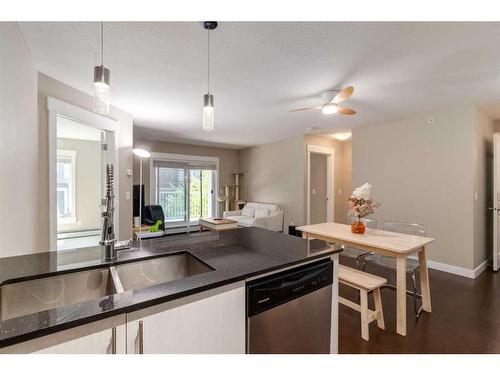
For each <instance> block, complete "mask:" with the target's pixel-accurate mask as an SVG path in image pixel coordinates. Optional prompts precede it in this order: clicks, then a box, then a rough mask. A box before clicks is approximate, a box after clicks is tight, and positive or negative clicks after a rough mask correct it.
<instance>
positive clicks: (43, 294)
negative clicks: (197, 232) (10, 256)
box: [0, 253, 213, 320]
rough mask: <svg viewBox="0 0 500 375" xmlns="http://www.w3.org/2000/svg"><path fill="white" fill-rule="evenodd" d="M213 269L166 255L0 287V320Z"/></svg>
mask: <svg viewBox="0 0 500 375" xmlns="http://www.w3.org/2000/svg"><path fill="white" fill-rule="evenodd" d="M209 271H213V269H212V268H210V267H209V266H207V265H206V264H204V263H203V262H201V261H200V260H198V259H197V258H195V257H194V256H192V255H191V254H189V253H181V254H175V255H166V256H162V257H158V258H152V259H147V260H137V261H134V262H130V263H122V264H117V265H114V266H110V267H103V268H98V269H92V270H85V271H75V272H70V273H65V274H61V275H55V276H48V277H41V278H36V279H32V280H27V281H19V282H13V283H7V284H5V285H2V286H0V320H7V319H11V318H15V317H19V316H23V315H27V314H32V313H36V312H40V311H44V310H49V309H53V308H57V307H62V306H68V305H73V304H76V303H80V302H85V301H90V300H93V299H96V298H99V297H104V296H108V295H112V294H116V293H122V292H125V291H127V290H132V289H141V288H145V287H148V286H152V285H156V284H161V283H166V282H169V281H174V280H179V279H183V278H186V277H189V276H193V275H198V274H201V273H205V272H209Z"/></svg>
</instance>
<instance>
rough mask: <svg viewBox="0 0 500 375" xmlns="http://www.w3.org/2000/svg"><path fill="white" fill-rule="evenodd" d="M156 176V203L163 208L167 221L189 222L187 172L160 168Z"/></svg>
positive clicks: (179, 169)
mask: <svg viewBox="0 0 500 375" xmlns="http://www.w3.org/2000/svg"><path fill="white" fill-rule="evenodd" d="M156 176H157V177H156V202H157V204H159V205H160V206H161V207H162V208H163V214H164V215H165V221H166V222H175V221H187V217H186V213H187V202H186V196H187V194H186V171H185V170H184V169H182V168H161V167H160V168H156Z"/></svg>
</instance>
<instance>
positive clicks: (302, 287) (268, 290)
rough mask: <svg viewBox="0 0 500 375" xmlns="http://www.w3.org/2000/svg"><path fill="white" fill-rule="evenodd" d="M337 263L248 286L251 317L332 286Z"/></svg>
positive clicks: (316, 265) (290, 271)
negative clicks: (334, 267) (334, 266)
mask: <svg viewBox="0 0 500 375" xmlns="http://www.w3.org/2000/svg"><path fill="white" fill-rule="evenodd" d="M332 279H333V262H332V261H331V260H328V261H326V262H325V261H322V262H318V263H314V264H312V265H307V266H303V267H299V268H295V269H292V270H288V271H284V272H281V273H279V274H277V275H271V276H269V277H267V278H263V279H260V280H256V281H254V282H252V283H249V284H247V315H248V316H252V315H255V314H258V313H260V312H263V311H265V310H268V309H270V308H272V307H275V306H278V305H281V304H282V303H285V302H288V301H290V300H293V299H295V298H298V297H300V296H303V295H304V294H307V293H311V292H313V291H315V290H317V289H320V288H323V287H325V286H328V285H331V284H332Z"/></svg>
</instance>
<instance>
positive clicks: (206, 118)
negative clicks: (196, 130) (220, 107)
mask: <svg viewBox="0 0 500 375" xmlns="http://www.w3.org/2000/svg"><path fill="white" fill-rule="evenodd" d="M214 115H215V113H214V96H213V95H209V94H205V95H204V96H203V130H205V131H212V130H214V124H215V116H214Z"/></svg>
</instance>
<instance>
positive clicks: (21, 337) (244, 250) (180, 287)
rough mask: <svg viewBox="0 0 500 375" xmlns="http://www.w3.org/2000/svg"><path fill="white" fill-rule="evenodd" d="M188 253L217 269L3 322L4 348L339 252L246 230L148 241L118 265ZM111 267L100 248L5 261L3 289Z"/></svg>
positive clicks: (121, 256)
mask: <svg viewBox="0 0 500 375" xmlns="http://www.w3.org/2000/svg"><path fill="white" fill-rule="evenodd" d="M186 251H187V252H189V253H190V254H192V255H194V256H195V257H197V258H199V259H200V260H202V261H203V262H205V263H206V264H208V265H209V266H211V267H212V268H214V271H210V272H206V273H202V274H198V275H194V276H189V277H186V278H183V279H179V280H175V281H170V282H167V283H163V284H157V285H154V286H150V287H147V288H143V289H138V290H131V291H126V292H124V293H119V294H113V295H110V296H106V297H102V298H98V299H95V300H91V301H86V302H82V303H78V304H75V305H70V306H64V307H59V308H55V309H51V310H46V311H42V312H38V313H34V314H30V315H25V316H21V317H17V318H12V319H8V320H1V319H0V347H5V346H9V345H12V344H15V343H18V342H22V341H26V340H29V339H33V338H36V337H40V336H44V335H47V334H50V333H54V332H57V331H60V330H63V329H67V328H71V327H75V326H78V325H81V324H86V323H90V322H93V321H96V320H99V319H103V318H107V317H110V316H113V315H117V314H122V313H126V312H130V311H134V310H138V309H142V308H145V307H148V306H152V305H155V304H158V303H163V302H167V301H170V300H173V299H177V298H180V297H184V296H186V295H189V294H194V293H198V292H201V291H203V290H207V289H212V288H215V287H218V286H222V285H225V284H229V283H233V282H236V281H241V280H245V279H247V278H249V277H252V276H256V275H260V274H264V273H266V272H270V271H273V270H277V269H280V268H284V267H288V266H291V265H294V264H300V263H302V262H304V261H307V260H311V259H314V258H321V257H325V256H327V255H331V254H334V253H336V252H339V251H340V250H334V249H332V248H331V247H327V246H326V244H325V243H324V242H321V241H316V242H314V241H312V243H311V248H310V249H309V251H308V250H307V248H306V241H305V240H303V239H301V238H298V237H292V236H288V235H285V234H281V233H276V232H271V231H268V230H265V229H260V228H241V229H238V230H232V231H224V232H202V233H191V234H182V235H174V236H166V237H162V238H157V239H151V240H144V241H142V243H136V244H135V245H134V246H133V247H132V248H131V249H130V250H121V251H119V252H118V260H117V261H116V262H114V264H119V263H124V262H130V261H135V260H139V259H142V260H143V259H147V258H154V257H158V256H164V255H169V254H175V253H180V252H186ZM111 265H112V263H109V262H105V261H104V260H103V256H102V250H101V248H100V247H92V248H85V249H76V250H68V251H61V252H47V253H37V254H30V255H22V256H16V257H8V258H0V285H3V284H6V283H12V282H16V281H22V280H29V279H34V278H39V277H41V276H49V275H57V274H61V273H67V272H73V271H75V270H85V269H93V268H101V267H107V266H111ZM0 293H1V291H0ZM0 303H1V300H0Z"/></svg>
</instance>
